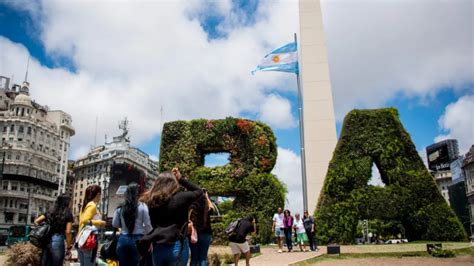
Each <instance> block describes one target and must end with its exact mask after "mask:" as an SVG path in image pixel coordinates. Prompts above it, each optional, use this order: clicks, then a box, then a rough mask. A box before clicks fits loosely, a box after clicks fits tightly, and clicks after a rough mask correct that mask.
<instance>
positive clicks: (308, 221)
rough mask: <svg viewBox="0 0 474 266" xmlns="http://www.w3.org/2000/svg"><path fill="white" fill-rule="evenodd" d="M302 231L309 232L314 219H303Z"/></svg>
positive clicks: (309, 217)
mask: <svg viewBox="0 0 474 266" xmlns="http://www.w3.org/2000/svg"><path fill="white" fill-rule="evenodd" d="M303 224H304V229H305V230H306V231H311V225H312V224H314V219H313V217H311V216H308V217H306V218H303Z"/></svg>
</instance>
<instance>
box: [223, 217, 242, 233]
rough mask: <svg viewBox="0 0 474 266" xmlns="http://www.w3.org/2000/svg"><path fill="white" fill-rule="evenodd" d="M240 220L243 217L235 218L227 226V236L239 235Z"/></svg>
mask: <svg viewBox="0 0 474 266" xmlns="http://www.w3.org/2000/svg"><path fill="white" fill-rule="evenodd" d="M240 220H241V219H238V220H235V221H233V222H231V223H230V224H229V225H228V226H227V227H226V229H225V233H226V234H227V236H229V237H230V236H234V235H237V229H239V225H240Z"/></svg>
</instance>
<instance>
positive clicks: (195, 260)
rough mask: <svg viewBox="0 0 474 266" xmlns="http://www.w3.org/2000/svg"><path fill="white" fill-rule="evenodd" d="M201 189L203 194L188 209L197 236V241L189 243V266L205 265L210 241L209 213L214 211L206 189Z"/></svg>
mask: <svg viewBox="0 0 474 266" xmlns="http://www.w3.org/2000/svg"><path fill="white" fill-rule="evenodd" d="M203 191H204V194H203V195H202V196H201V197H199V198H198V199H197V200H196V201H195V202H194V203H193V204H192V205H191V208H190V209H189V212H190V214H191V215H190V220H191V222H192V224H193V226H194V228H195V229H196V231H197V236H198V239H197V240H198V241H197V242H196V243H190V245H189V246H190V248H191V264H190V266H196V265H200V266H207V253H208V251H209V246H210V245H211V241H212V228H211V214H212V212H213V211H214V205H213V204H212V202H211V200H210V199H209V196H208V194H207V191H205V190H203ZM188 233H189V232H188Z"/></svg>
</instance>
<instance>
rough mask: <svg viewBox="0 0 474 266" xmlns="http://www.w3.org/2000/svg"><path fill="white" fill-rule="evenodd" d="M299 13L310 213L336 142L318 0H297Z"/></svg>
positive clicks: (314, 204)
mask: <svg viewBox="0 0 474 266" xmlns="http://www.w3.org/2000/svg"><path fill="white" fill-rule="evenodd" d="M299 15H300V34H299V38H300V40H299V43H300V75H301V76H300V80H301V86H302V91H303V92H302V94H303V117H304V119H303V120H304V145H305V155H306V156H305V157H306V158H305V164H306V185H307V197H308V209H309V211H310V213H312V212H313V211H314V210H315V208H316V204H317V201H318V199H319V194H320V192H321V189H322V186H323V183H324V178H325V176H326V172H327V169H328V165H329V161H330V160H331V158H332V152H333V151H334V148H335V146H336V142H337V138H336V120H335V117H334V107H333V99H332V90H331V80H330V75H329V65H328V57H327V51H326V42H325V38H324V27H323V20H322V15H321V4H320V1H319V0H300V1H299Z"/></svg>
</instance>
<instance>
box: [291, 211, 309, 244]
mask: <svg viewBox="0 0 474 266" xmlns="http://www.w3.org/2000/svg"><path fill="white" fill-rule="evenodd" d="M293 227H294V229H295V232H296V243H298V245H299V247H300V251H303V252H306V251H308V250H306V241H308V237H307V236H306V231H305V229H304V224H303V220H302V219H301V217H300V214H299V213H296V214H295V221H294V222H293Z"/></svg>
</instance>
